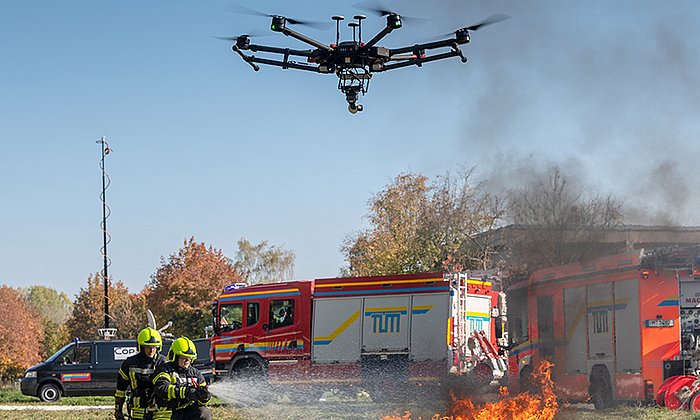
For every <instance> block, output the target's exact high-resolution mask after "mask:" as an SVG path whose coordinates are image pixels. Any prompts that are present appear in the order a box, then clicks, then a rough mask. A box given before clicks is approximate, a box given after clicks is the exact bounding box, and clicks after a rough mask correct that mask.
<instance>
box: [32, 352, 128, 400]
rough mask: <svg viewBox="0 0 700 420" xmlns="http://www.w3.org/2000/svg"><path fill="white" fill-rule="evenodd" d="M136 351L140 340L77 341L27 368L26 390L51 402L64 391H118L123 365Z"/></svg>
mask: <svg viewBox="0 0 700 420" xmlns="http://www.w3.org/2000/svg"><path fill="white" fill-rule="evenodd" d="M134 354H136V340H110V341H74V342H72V343H70V344H67V345H66V346H64V347H63V348H62V349H61V350H59V351H57V352H56V353H55V354H54V355H53V356H51V357H49V358H48V359H46V361H44V362H41V363H39V364H38V365H36V366H32V367H30V368H29V369H27V371H26V372H25V373H24V377H23V378H22V382H21V389H22V394H24V395H31V396H33V397H39V399H40V400H41V401H47V402H54V401H58V400H59V399H60V398H61V396H63V395H65V396H87V395H114V390H115V389H116V387H117V373H118V371H119V368H120V367H121V365H122V362H123V361H124V360H126V358H127V357H129V356H131V355H134Z"/></svg>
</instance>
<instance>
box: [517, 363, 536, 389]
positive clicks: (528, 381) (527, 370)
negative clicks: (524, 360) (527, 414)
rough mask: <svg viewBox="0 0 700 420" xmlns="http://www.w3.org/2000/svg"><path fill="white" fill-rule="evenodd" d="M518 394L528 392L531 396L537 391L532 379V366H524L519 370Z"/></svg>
mask: <svg viewBox="0 0 700 420" xmlns="http://www.w3.org/2000/svg"><path fill="white" fill-rule="evenodd" d="M518 387H519V389H520V392H529V393H530V394H533V393H535V392H536V391H537V387H536V386H535V384H534V381H533V377H532V366H531V365H526V366H524V367H523V368H522V369H521V370H520V379H519V381H518Z"/></svg>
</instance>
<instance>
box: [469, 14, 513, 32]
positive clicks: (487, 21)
mask: <svg viewBox="0 0 700 420" xmlns="http://www.w3.org/2000/svg"><path fill="white" fill-rule="evenodd" d="M508 19H510V16H508V15H504V14H503V13H496V14H493V15H491V16H489V17H487V18H486V19H484V20H482V21H481V22H479V23H477V24H474V25H472V26H467V28H466V29H467V30H468V31H478V30H479V28H483V27H484V26H488V25H491V24H494V23H498V22H502V21H504V20H508Z"/></svg>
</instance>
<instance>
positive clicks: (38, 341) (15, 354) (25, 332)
mask: <svg viewBox="0 0 700 420" xmlns="http://www.w3.org/2000/svg"><path fill="white" fill-rule="evenodd" d="M0 302H2V305H0V320H2V322H0V342H1V343H2V344H3V350H2V351H1V352H0V382H4V381H6V380H12V379H15V378H17V377H18V376H19V375H21V374H22V372H23V371H24V370H25V369H27V368H28V367H30V366H32V365H35V364H37V363H39V362H40V361H41V360H43V359H42V357H41V347H42V341H43V338H44V327H43V325H42V318H41V315H39V314H38V313H36V312H35V311H34V310H33V309H32V307H31V306H30V305H29V302H27V299H26V297H25V295H24V293H23V292H22V291H20V290H17V289H13V288H11V287H9V286H7V285H2V286H0Z"/></svg>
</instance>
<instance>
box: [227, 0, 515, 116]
mask: <svg viewBox="0 0 700 420" xmlns="http://www.w3.org/2000/svg"><path fill="white" fill-rule="evenodd" d="M239 7H241V8H243V7H242V6H239ZM243 9H245V12H246V13H248V14H256V15H261V16H267V17H270V18H272V24H271V25H270V29H271V30H272V31H274V32H281V33H282V34H283V35H286V36H291V37H292V38H296V39H298V40H299V41H301V42H304V43H306V44H309V45H311V46H313V47H314V49H308V50H297V49H291V48H280V47H270V46H266V45H258V44H251V42H250V35H248V34H245V35H240V36H236V37H223V38H222V37H219V39H224V40H230V41H235V44H234V45H233V47H232V49H233V51H234V52H236V53H238V55H240V56H241V58H242V59H243V60H244V61H245V62H246V63H248V64H250V66H251V67H253V69H254V70H255V71H258V70H260V67H259V66H258V65H257V64H256V63H259V64H267V65H271V66H277V67H282V68H283V69H296V70H306V71H311V72H314V73H321V74H331V73H335V74H336V75H337V76H338V89H339V90H340V92H341V93H343V94H344V95H345V100H346V101H347V102H348V111H350V112H351V113H353V114H355V113H357V112H358V111H362V109H363V106H362V105H361V104H359V103H357V99H358V96H359V95H360V94H362V95H364V94H365V93H367V89H368V88H369V81H370V79H371V78H372V73H379V72H383V71H387V70H394V69H398V68H402V67H408V66H412V65H416V66H418V67H421V66H422V65H423V64H424V63H429V62H431V61H436V60H442V59H445V58H451V57H460V59H461V60H462V62H463V63H466V62H467V57H465V56H464V54H463V53H462V50H460V48H459V46H460V45H462V44H467V43H469V41H470V37H469V31H476V30H477V29H479V28H482V27H484V26H486V25H490V24H492V23H496V22H500V21H502V20H505V19H508V16H506V15H501V14H495V15H492V16H490V17H488V18H486V19H484V20H483V21H481V22H479V23H477V24H474V25H471V26H467V27H464V28H460V29H457V30H456V31H454V32H453V33H452V32H451V33H448V34H445V35H441V37H442V38H445V37H449V38H447V39H442V40H438V41H433V42H426V43H420V44H414V45H411V46H407V47H400V48H386V47H381V46H378V45H377V43H378V42H379V41H380V40H381V39H382V38H384V37H385V36H387V35H388V34H390V33H391V32H392V31H393V30H395V29H399V28H401V27H402V26H403V24H402V22H401V16H400V15H399V14H398V13H395V12H392V11H388V10H373V11H374V12H376V13H377V14H379V15H381V16H385V17H386V27H385V28H384V29H382V30H381V31H380V32H379V33H377V34H376V35H375V36H374V37H373V38H372V39H370V40H369V41H367V42H363V41H362V21H363V20H364V19H366V16H365V15H355V16H354V17H353V19H354V21H353V22H350V23H349V24H348V26H349V27H351V28H352V30H353V37H352V38H353V39H352V41H340V22H341V21H342V20H344V19H345V18H344V17H343V16H339V15H336V16H332V17H331V19H332V20H334V21H335V22H336V40H335V44H330V45H325V44H323V43H321V42H319V41H316V40H315V39H312V38H309V37H307V36H305V35H303V34H300V33H299V32H296V31H294V30H292V29H290V28H289V27H288V25H294V24H300V25H303V24H307V25H310V23H309V22H303V21H300V20H297V19H292V18H289V17H285V16H281V15H268V14H265V13H262V12H258V11H255V10H252V9H248V8H243ZM439 48H449V50H447V51H443V52H439V53H435V54H433V55H426V51H428V50H435V49H439ZM244 51H252V52H264V53H271V54H279V55H281V56H282V57H281V58H278V59H273V58H264V57H256V56H255V55H252V54H251V55H248V54H246V53H244ZM293 57H302V58H305V59H306V62H298V61H294V60H291V59H290V58H293Z"/></svg>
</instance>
